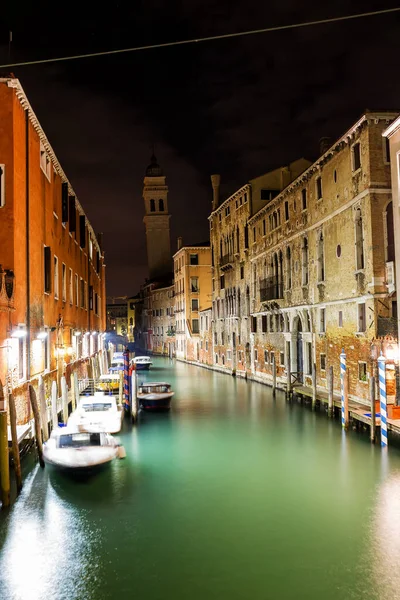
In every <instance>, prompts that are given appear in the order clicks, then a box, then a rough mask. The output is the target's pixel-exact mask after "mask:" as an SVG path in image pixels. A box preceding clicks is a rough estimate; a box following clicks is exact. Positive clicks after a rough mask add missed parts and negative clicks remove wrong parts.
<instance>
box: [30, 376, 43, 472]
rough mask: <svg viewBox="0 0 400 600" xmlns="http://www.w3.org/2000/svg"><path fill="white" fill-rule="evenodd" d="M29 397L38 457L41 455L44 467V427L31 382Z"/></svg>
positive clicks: (40, 459) (41, 464)
mask: <svg viewBox="0 0 400 600" xmlns="http://www.w3.org/2000/svg"><path fill="white" fill-rule="evenodd" d="M29 398H30V401H31V406H32V412H33V418H34V423H35V438H36V448H37V452H38V457H39V464H40V466H41V467H42V468H43V467H44V460H43V444H42V429H41V426H40V412H39V406H38V402H37V399H36V392H35V388H34V387H33V385H32V384H31V383H30V384H29Z"/></svg>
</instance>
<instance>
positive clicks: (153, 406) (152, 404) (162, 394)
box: [137, 381, 174, 410]
mask: <svg viewBox="0 0 400 600" xmlns="http://www.w3.org/2000/svg"><path fill="white" fill-rule="evenodd" d="M173 395H174V392H173V391H172V390H171V386H170V384H169V383H166V382H165V381H147V382H145V383H141V384H139V387H138V392H137V398H138V401H139V405H140V406H141V407H142V408H143V409H145V410H168V409H169V408H170V406H171V399H172V396H173Z"/></svg>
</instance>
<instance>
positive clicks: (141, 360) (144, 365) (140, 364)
mask: <svg viewBox="0 0 400 600" xmlns="http://www.w3.org/2000/svg"><path fill="white" fill-rule="evenodd" d="M133 363H134V365H135V367H136V369H137V370H138V371H143V370H147V371H148V370H149V369H150V367H151V365H152V364H153V363H152V361H151V358H150V356H135V358H134V359H133Z"/></svg>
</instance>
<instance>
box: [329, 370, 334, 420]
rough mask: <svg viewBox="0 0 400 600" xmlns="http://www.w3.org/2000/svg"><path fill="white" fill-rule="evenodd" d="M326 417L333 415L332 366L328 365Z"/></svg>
mask: <svg viewBox="0 0 400 600" xmlns="http://www.w3.org/2000/svg"><path fill="white" fill-rule="evenodd" d="M328 417H329V418H331V417H333V366H332V365H331V366H330V367H329V380H328Z"/></svg>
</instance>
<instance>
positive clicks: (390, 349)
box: [386, 344, 396, 360]
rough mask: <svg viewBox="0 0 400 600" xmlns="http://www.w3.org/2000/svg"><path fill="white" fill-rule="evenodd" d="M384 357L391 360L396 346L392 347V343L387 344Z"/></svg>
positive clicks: (393, 357)
mask: <svg viewBox="0 0 400 600" xmlns="http://www.w3.org/2000/svg"><path fill="white" fill-rule="evenodd" d="M386 358H387V359H388V360H393V359H395V358H396V348H394V347H393V346H392V344H389V346H388V347H387V348H386Z"/></svg>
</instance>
